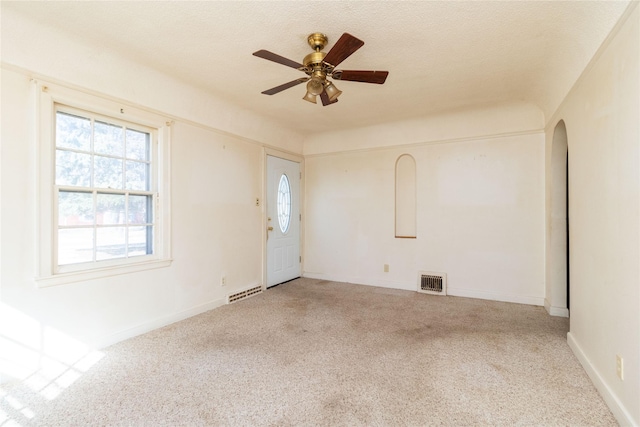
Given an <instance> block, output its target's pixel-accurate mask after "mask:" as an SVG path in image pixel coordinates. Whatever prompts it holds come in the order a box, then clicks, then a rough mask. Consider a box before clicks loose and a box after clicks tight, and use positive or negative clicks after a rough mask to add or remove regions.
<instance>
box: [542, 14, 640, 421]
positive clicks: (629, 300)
mask: <svg viewBox="0 0 640 427" xmlns="http://www.w3.org/2000/svg"><path fill="white" fill-rule="evenodd" d="M639 9H640V8H638V7H637V3H635V4H632V5H631V7H630V11H631V12H629V11H628V12H627V14H626V18H627V19H626V21H624V18H623V21H621V22H623V23H624V25H622V24H619V25H618V27H617V28H616V30H614V32H613V33H612V36H610V38H609V39H608V41H607V42H605V45H604V46H603V48H602V49H601V50H600V51H599V53H598V55H596V57H595V59H594V60H593V61H592V63H591V64H590V67H588V68H587V70H586V71H585V73H584V74H583V75H582V77H581V79H580V80H579V81H578V83H577V84H576V86H575V87H574V88H573V89H572V90H571V92H570V93H569V94H568V96H567V97H566V99H565V100H564V102H563V104H562V105H561V107H560V108H559V110H558V111H557V112H556V114H555V115H554V116H553V117H552V118H551V120H549V122H548V125H547V128H546V140H547V144H546V152H547V153H548V155H547V171H548V173H550V171H551V167H550V164H551V155H550V153H551V152H552V147H551V144H552V140H553V130H554V128H555V126H556V124H557V123H558V121H559V120H564V122H565V125H566V129H567V139H568V145H569V186H570V187H569V197H570V201H569V224H570V225H569V226H570V272H571V285H570V286H571V289H570V290H571V307H570V313H571V317H570V319H571V331H570V333H569V337H568V338H569V344H570V345H571V347H572V349H573V350H574V352H575V353H576V355H577V356H578V358H579V359H580V361H581V363H582V364H583V366H584V367H585V369H586V371H587V372H588V373H589V374H590V376H591V378H592V379H593V381H594V384H595V385H596V387H598V389H599V391H600V392H601V394H602V395H603V396H604V398H605V400H606V401H607V403H608V404H609V407H610V408H611V409H612V410H613V412H614V414H615V415H616V418H617V419H618V421H619V422H620V423H621V424H622V425H631V424H633V425H640V270H639V268H640V267H639V264H640V263H639V260H640V221H639V220H638V219H639V218H640V167H639V162H640V120H639V118H640V66H639V61H640V10H639ZM549 182H550V180H549ZM551 191H552V188H550V187H548V188H547V192H548V193H550V192H551ZM616 355H620V356H622V357H623V358H624V377H625V378H624V381H622V380H620V379H619V378H618V377H617V376H616Z"/></svg>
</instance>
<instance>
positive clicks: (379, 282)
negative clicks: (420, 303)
mask: <svg viewBox="0 0 640 427" xmlns="http://www.w3.org/2000/svg"><path fill="white" fill-rule="evenodd" d="M302 277H305V278H308V279H319V280H330V281H332V282H343V283H353V284H354V285H365V286H377V287H379V288H389V289H402V290H405V291H415V290H416V287H417V283H416V282H412V283H404V282H398V281H394V280H383V279H363V278H361V277H337V276H332V275H330V274H324V273H312V272H306V271H305V272H304V273H303V274H302Z"/></svg>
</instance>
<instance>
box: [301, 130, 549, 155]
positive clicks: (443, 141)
mask: <svg viewBox="0 0 640 427" xmlns="http://www.w3.org/2000/svg"><path fill="white" fill-rule="evenodd" d="M538 134H542V135H544V134H545V131H544V129H530V130H524V131H518V132H503V133H493V134H486V135H473V136H465V137H460V138H448V139H435V140H432V141H419V142H411V143H408V144H399V145H385V146H381V147H366V148H355V149H352V150H346V149H345V150H341V151H327V152H324V153H312V154H305V155H304V158H305V159H310V158H312V157H327V156H336V155H342V154H351V153H369V152H376V151H390V150H396V151H403V150H408V149H411V148H418V147H424V146H428V145H437V144H454V143H464V142H475V141H480V140H487V139H500V138H513V137H519V136H529V135H538ZM406 154H410V153H406Z"/></svg>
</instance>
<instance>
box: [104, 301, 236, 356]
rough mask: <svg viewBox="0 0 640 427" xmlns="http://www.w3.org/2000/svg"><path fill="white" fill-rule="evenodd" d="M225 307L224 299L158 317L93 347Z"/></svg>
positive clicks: (105, 345)
mask: <svg viewBox="0 0 640 427" xmlns="http://www.w3.org/2000/svg"><path fill="white" fill-rule="evenodd" d="M223 305H225V299H224V298H221V299H217V300H213V301H210V302H208V303H205V304H201V305H198V306H196V307H192V308H189V309H186V310H183V311H179V312H177V313H173V314H170V315H168V316H163V317H158V318H156V319H154V320H152V321H150V322H145V323H141V324H139V325H137V326H133V327H131V328H127V329H123V330H121V331H119V332H115V333H113V334H109V335H106V336H103V337H101V338H98V339H97V340H96V341H95V342H94V343H93V345H94V347H95V348H97V349H101V348H104V347H107V346H110V345H113V344H115V343H118V342H120V341H124V340H127V339H129V338H133V337H136V336H138V335H142V334H146V333H147V332H151V331H153V330H155V329H158V328H162V327H164V326H167V325H170V324H172V323H176V322H179V321H181V320H185V319H188V318H190V317H193V316H197V315H198V314H202V313H205V312H207V311H210V310H213V309H215V308H218V307H221V306H223Z"/></svg>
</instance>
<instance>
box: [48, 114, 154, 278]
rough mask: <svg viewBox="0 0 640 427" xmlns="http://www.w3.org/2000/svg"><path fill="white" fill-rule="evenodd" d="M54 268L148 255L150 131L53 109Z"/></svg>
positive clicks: (150, 235) (150, 237) (150, 227)
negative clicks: (55, 229)
mask: <svg viewBox="0 0 640 427" xmlns="http://www.w3.org/2000/svg"><path fill="white" fill-rule="evenodd" d="M55 121H56V126H55V143H56V156H55V193H56V195H55V196H56V197H54V200H56V201H57V203H56V204H57V217H58V221H57V235H56V240H57V251H56V252H55V254H56V255H57V256H56V258H57V259H56V260H57V265H58V266H62V265H68V264H80V263H97V262H100V261H104V260H108V259H126V258H132V257H138V256H143V255H151V254H153V230H154V222H153V205H154V203H153V199H154V190H155V189H154V185H153V180H152V176H151V175H152V171H153V170H154V167H153V166H154V165H153V164H152V152H153V150H152V135H153V130H152V129H148V128H143V127H140V126H135V125H132V124H129V123H123V122H120V121H116V120H114V119H110V118H103V117H99V116H96V115H94V114H91V113H88V112H85V111H79V110H72V109H69V108H65V107H60V106H59V107H57V109H56V116H55Z"/></svg>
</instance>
